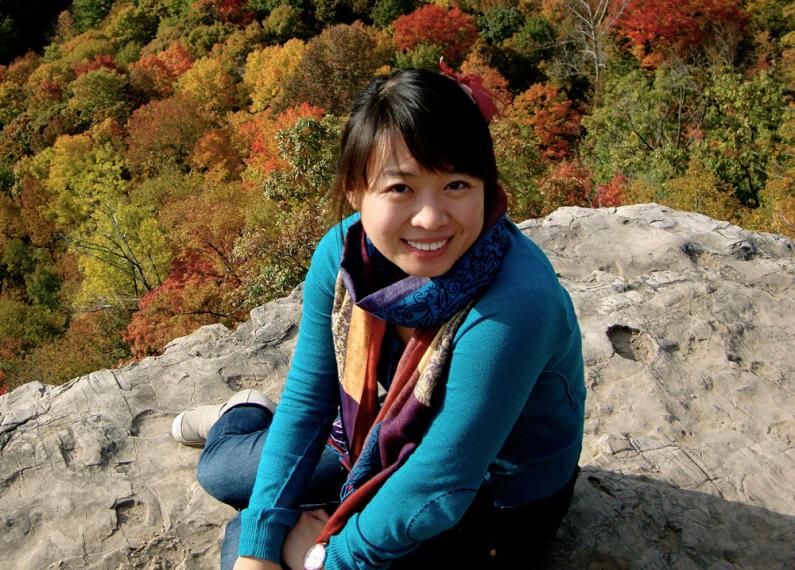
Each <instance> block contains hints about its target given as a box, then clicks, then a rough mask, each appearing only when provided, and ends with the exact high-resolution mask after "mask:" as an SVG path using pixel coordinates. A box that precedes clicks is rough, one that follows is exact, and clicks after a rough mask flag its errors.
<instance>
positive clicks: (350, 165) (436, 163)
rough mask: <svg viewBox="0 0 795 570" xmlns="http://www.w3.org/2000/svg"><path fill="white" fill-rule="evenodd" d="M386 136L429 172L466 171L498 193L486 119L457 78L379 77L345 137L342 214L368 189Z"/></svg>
mask: <svg viewBox="0 0 795 570" xmlns="http://www.w3.org/2000/svg"><path fill="white" fill-rule="evenodd" d="M382 136H387V137H388V139H391V140H393V141H395V140H402V141H403V142H404V143H405V145H406V148H407V150H408V151H409V153H410V154H411V155H412V156H413V157H414V160H416V161H417V163H418V164H419V165H420V166H422V167H423V168H425V169H426V170H431V171H437V172H453V171H455V172H461V173H464V174H468V175H470V176H475V177H477V178H480V179H481V180H483V182H484V189H485V195H486V201H487V203H488V202H489V201H490V199H491V198H493V197H494V196H495V194H496V188H497V163H496V161H495V159H494V147H493V144H492V140H491V133H490V132H489V126H488V123H487V122H486V119H485V118H484V117H483V115H482V114H481V112H480V109H479V108H478V106H477V105H476V104H475V102H474V101H473V99H472V98H471V97H470V96H469V94H468V93H467V92H466V91H465V90H464V89H463V88H462V87H461V86H460V85H459V84H458V82H456V81H455V80H453V79H451V78H450V77H447V76H446V75H442V74H440V73H435V72H433V71H426V70H421V69H401V70H399V71H395V72H393V73H391V74H389V75H382V76H379V77H376V78H375V79H374V80H373V81H371V82H370V84H369V85H368V86H367V88H366V89H365V90H364V92H362V94H361V95H360V96H359V97H358V98H357V100H356V102H355V103H354V105H353V109H352V110H351V114H350V117H349V119H348V122H347V124H346V125H345V129H344V130H343V133H342V143H341V144H342V148H341V153H340V158H339V163H338V165H337V178H336V180H335V182H334V188H333V198H332V199H333V201H334V202H335V204H336V206H337V208H336V209H337V212H338V214H340V216H341V215H342V214H343V213H344V211H345V208H346V203H347V200H346V196H347V194H348V193H351V192H354V193H356V192H362V191H364V190H365V189H366V188H367V187H368V180H367V168H368V165H369V164H370V160H371V156H372V153H373V152H374V151H375V149H376V148H377V145H378V143H379V141H380V140H381V137H382Z"/></svg>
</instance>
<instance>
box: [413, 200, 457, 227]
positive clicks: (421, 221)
mask: <svg viewBox="0 0 795 570" xmlns="http://www.w3.org/2000/svg"><path fill="white" fill-rule="evenodd" d="M448 221H449V218H448V216H447V211H446V210H445V208H444V205H443V204H442V203H440V202H439V200H436V199H429V200H426V201H425V202H423V203H422V204H420V207H419V209H418V210H417V212H416V213H415V214H414V216H413V217H412V219H411V223H412V225H413V226H415V227H418V228H422V229H424V230H436V229H439V228H441V227H444V226H445V225H446V224H447V222H448Z"/></svg>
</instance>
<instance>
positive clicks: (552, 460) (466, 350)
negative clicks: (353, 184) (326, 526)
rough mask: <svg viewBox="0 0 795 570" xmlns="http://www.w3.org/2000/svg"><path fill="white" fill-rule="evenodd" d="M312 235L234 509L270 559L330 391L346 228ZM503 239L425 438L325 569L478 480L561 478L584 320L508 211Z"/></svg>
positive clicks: (313, 458)
mask: <svg viewBox="0 0 795 570" xmlns="http://www.w3.org/2000/svg"><path fill="white" fill-rule="evenodd" d="M356 219H357V217H356V216H352V217H351V218H348V219H346V220H345V221H343V222H342V224H343V225H342V227H340V226H339V225H338V226H335V227H334V228H332V229H331V230H330V231H329V232H328V233H327V234H326V236H325V237H324V238H323V239H322V240H321V242H320V244H319V245H318V247H317V250H316V251H315V254H314V256H313V258H312V265H311V267H310V269H309V273H308V274H307V277H306V282H305V284H304V303H303V315H302V318H301V325H300V329H299V334H298V344H297V346H296V349H295V354H294V355H293V359H292V363H291V368H290V373H289V375H288V377H287V384H286V386H285V389H284V392H283V394H282V399H281V402H280V403H279V406H278V409H277V412H276V416H275V417H274V420H273V423H272V424H271V427H270V431H269V433H268V436H267V440H266V442H265V446H264V448H263V451H262V459H261V460H260V464H259V470H258V472H257V478H256V482H255V485H254V490H253V493H252V496H251V500H250V503H249V506H248V508H247V509H245V510H244V511H243V512H242V530H241V536H240V546H239V554H240V555H241V556H251V557H254V558H263V559H268V560H274V561H279V560H280V553H281V548H282V543H283V542H284V538H285V535H286V533H287V532H288V531H289V530H290V528H292V526H293V525H294V524H295V522H296V521H297V519H298V515H299V509H298V499H299V497H300V496H301V493H302V491H303V489H304V488H305V486H306V484H307V482H308V480H309V477H310V475H311V474H312V472H313V470H314V467H315V465H316V464H317V461H318V458H319V456H320V453H321V451H322V449H323V446H324V444H325V442H326V438H327V436H328V433H329V427H330V424H331V421H332V420H333V418H334V417H335V416H336V413H337V406H338V403H339V392H338V379H337V366H336V360H335V357H334V349H333V345H332V337H331V323H330V315H331V307H332V301H333V298H334V284H335V280H336V277H337V272H338V269H339V261H340V254H341V251H342V235H343V232H344V230H345V229H347V227H348V226H349V225H350V224H351V223H352V222H353V221H355V220H356ZM508 234H509V249H508V252H507V254H506V256H505V258H504V259H503V262H502V265H501V267H500V269H499V271H498V273H497V275H496V276H495V278H494V280H493V281H492V283H491V284H490V285H489V286H488V288H487V289H486V290H485V291H484V293H483V294H482V295H481V296H480V298H479V299H478V300H477V302H476V303H475V305H474V307H473V308H472V310H471V311H470V312H469V314H468V315H467V317H466V319H465V320H464V322H463V324H462V325H461V327H460V328H459V329H458V332H457V333H456V335H455V339H454V343H453V351H452V356H451V359H450V367H449V372H448V376H447V381H446V384H445V393H444V397H443V402H442V404H441V406H440V408H439V410H438V412H437V414H436V416H435V418H434V419H433V421H432V424H431V426H430V428H429V429H428V431H427V433H426V434H425V436H424V438H423V440H422V442H421V443H420V445H419V446H418V447H417V449H416V450H415V452H414V454H413V455H412V456H411V457H410V458H409V459H408V461H407V462H406V463H405V465H403V466H402V467H401V468H400V469H399V470H398V471H397V472H396V473H394V474H393V475H392V476H391V477H390V478H389V479H388V480H387V481H386V483H385V484H384V486H383V487H382V488H381V489H380V490H379V491H378V493H377V494H376V495H375V497H373V499H372V500H371V501H370V502H369V503H368V504H367V506H366V507H365V508H364V509H363V510H362V512H361V513H359V514H356V515H354V516H353V517H351V519H349V521H348V523H347V524H346V525H345V527H344V528H343V529H342V531H340V533H339V534H338V535H335V536H333V537H332V539H331V541H330V543H329V546H328V557H327V560H326V568H327V570H336V569H338V568H339V569H347V568H356V569H360V568H361V569H363V568H386V567H388V566H389V564H390V562H391V561H392V560H394V559H395V558H398V557H400V556H403V555H405V554H407V553H408V552H410V551H411V550H412V549H414V548H415V547H416V546H417V545H418V544H419V543H421V542H422V541H424V540H426V539H429V538H431V537H433V536H435V535H437V534H439V533H440V532H442V531H444V530H446V529H448V528H451V527H452V526H453V525H455V524H456V522H457V521H458V520H459V519H460V518H461V517H462V516H463V514H464V512H465V511H466V510H467V508H468V507H469V505H470V503H471V502H472V500H473V499H474V497H475V493H476V492H477V490H478V489H479V488H480V487H481V486H482V485H485V486H486V489H487V490H488V492H489V494H490V496H491V497H492V498H493V500H494V502H495V504H497V505H498V506H518V505H522V504H525V503H528V502H530V501H533V500H535V499H539V498H542V497H546V496H549V495H551V494H553V493H555V492H556V491H558V490H560V489H561V488H562V487H563V485H564V484H565V483H566V482H567V481H568V480H569V478H570V477H571V475H572V472H573V471H574V468H575V467H576V465H577V461H578V459H579V456H580V450H581V448H582V432H583V415H584V414H583V412H584V403H585V386H584V382H583V361H582V348H581V343H580V330H579V327H578V325H577V319H576V317H575V314H574V308H573V307H572V303H571V300H570V298H569V295H568V294H567V292H566V291H565V289H563V287H562V286H561V285H560V283H559V281H558V279H557V276H556V274H555V271H554V270H553V268H552V266H551V264H550V263H549V261H548V260H547V258H546V256H545V255H544V254H543V252H542V251H541V250H540V249H539V248H538V247H537V246H536V245H535V244H534V243H533V242H532V241H531V240H529V239H528V238H527V237H525V236H524V235H523V234H522V233H521V232H520V231H519V229H518V228H517V227H516V226H515V225H513V224H512V223H510V224H509V229H508Z"/></svg>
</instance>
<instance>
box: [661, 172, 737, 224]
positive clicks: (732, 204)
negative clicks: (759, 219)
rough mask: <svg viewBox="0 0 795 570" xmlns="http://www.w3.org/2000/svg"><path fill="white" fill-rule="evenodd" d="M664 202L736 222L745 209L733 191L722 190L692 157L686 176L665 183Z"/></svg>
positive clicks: (675, 206)
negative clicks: (741, 211)
mask: <svg viewBox="0 0 795 570" xmlns="http://www.w3.org/2000/svg"><path fill="white" fill-rule="evenodd" d="M661 202H662V203H663V204H665V205H666V206H670V207H672V208H676V209H677V210H685V211H688V212H698V213H700V214H704V215H707V216H709V217H711V218H715V219H718V220H736V219H737V217H738V215H739V212H740V210H741V209H742V206H741V205H740V202H739V201H738V200H737V198H736V197H735V196H734V193H733V192H732V190H731V188H722V187H721V184H720V183H719V182H718V180H717V179H716V178H715V175H714V174H713V173H712V172H711V171H709V170H707V168H706V167H705V166H704V163H703V162H702V161H701V160H699V159H698V158H691V160H690V164H689V166H688V168H687V172H685V174H684V175H683V176H680V177H679V178H674V179H673V180H669V181H668V182H666V183H665V195H664V197H663V199H662V200H661Z"/></svg>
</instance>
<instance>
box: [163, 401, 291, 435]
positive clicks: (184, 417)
mask: <svg viewBox="0 0 795 570" xmlns="http://www.w3.org/2000/svg"><path fill="white" fill-rule="evenodd" d="M243 404H255V405H257V406H262V407H263V408H265V409H267V410H270V412H271V413H272V414H273V413H276V404H274V403H273V401H272V400H271V399H270V398H268V396H266V395H265V394H263V393H262V392H258V391H257V390H243V391H242V392H238V393H237V394H235V395H234V396H232V397H231V398H229V400H228V401H227V402H226V403H225V404H211V405H208V406H199V407H197V408H191V409H189V410H185V411H184V412H181V413H180V414H179V415H177V417H176V418H174V422H173V423H172V424H171V436H172V437H173V438H174V439H175V440H176V441H177V443H181V444H182V445H189V446H191V447H204V442H205V441H206V440H207V434H208V433H210V429H211V428H212V427H213V426H214V425H215V422H217V421H218V418H220V417H221V416H222V415H224V414H225V413H226V412H228V411H229V410H231V409H232V408H236V407H237V406H242V405H243Z"/></svg>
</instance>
